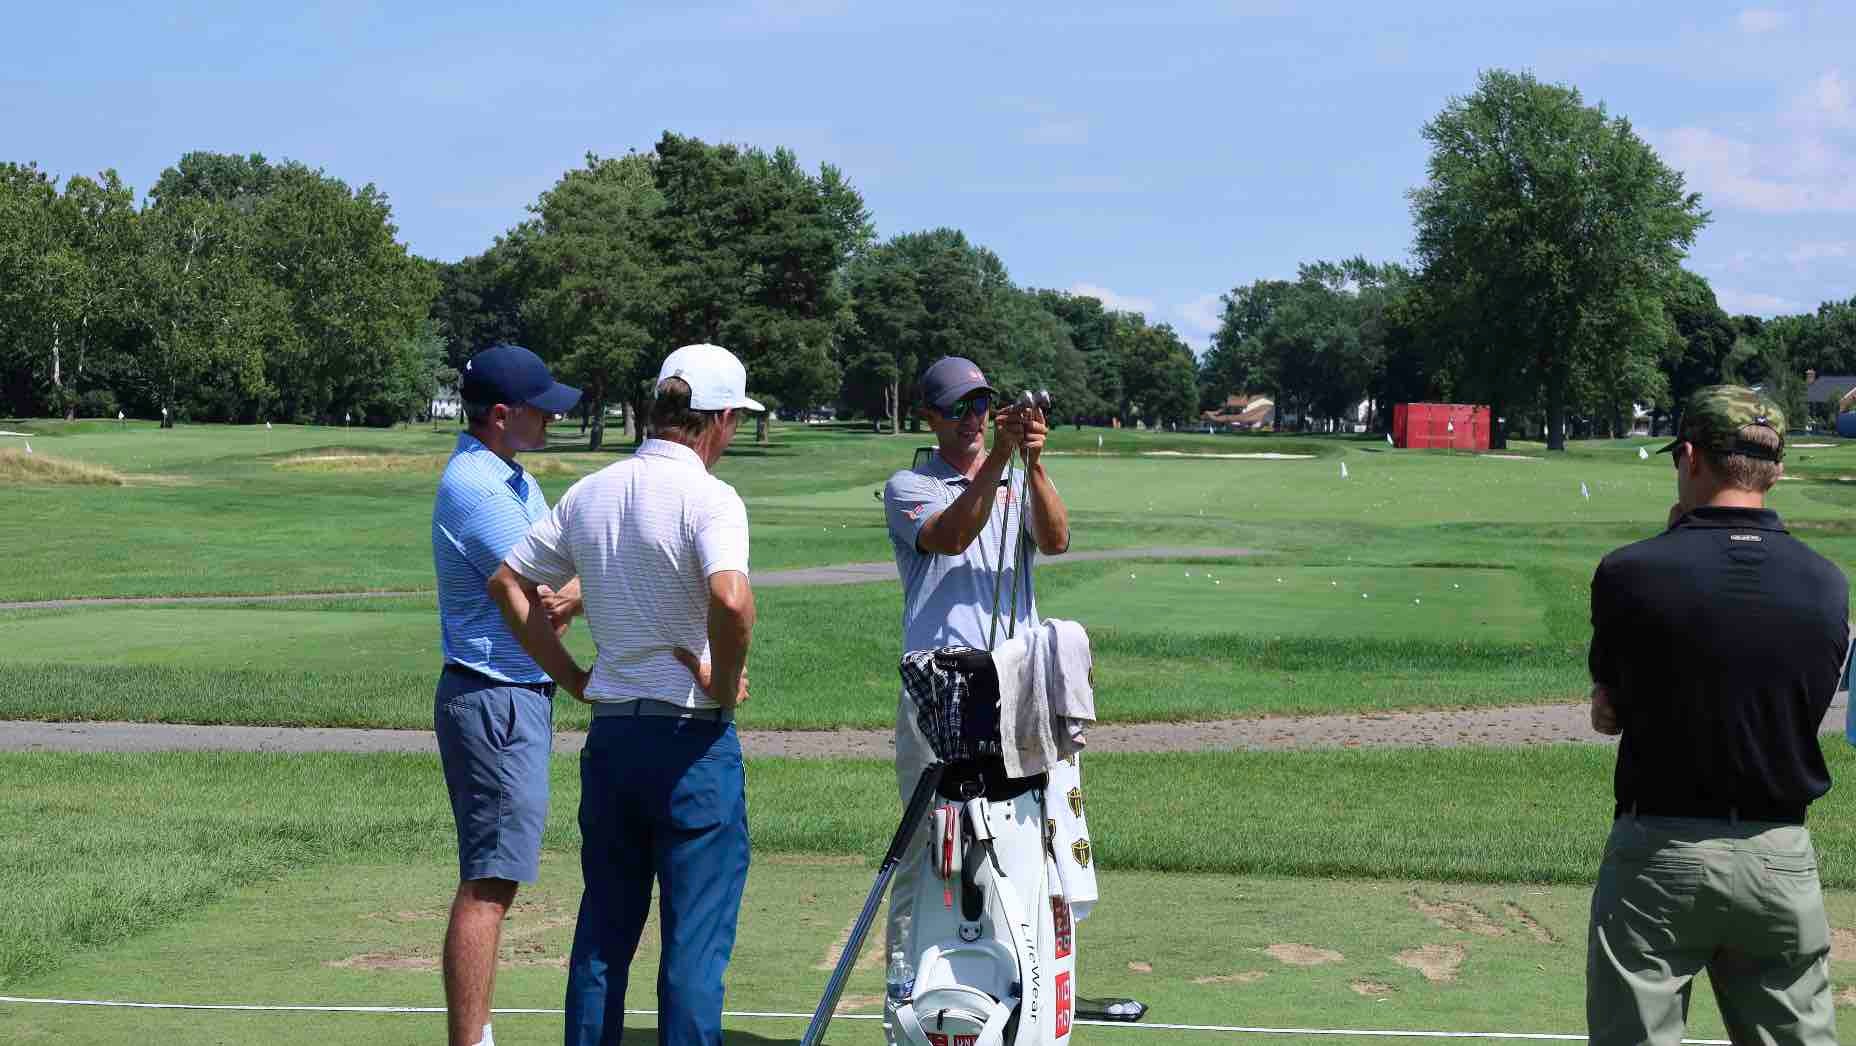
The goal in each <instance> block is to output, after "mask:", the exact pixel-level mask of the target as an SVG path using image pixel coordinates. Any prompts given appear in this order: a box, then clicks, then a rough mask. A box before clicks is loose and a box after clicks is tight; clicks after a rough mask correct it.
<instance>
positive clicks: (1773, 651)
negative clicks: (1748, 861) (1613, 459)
mask: <svg viewBox="0 0 1856 1046" xmlns="http://www.w3.org/2000/svg"><path fill="white" fill-rule="evenodd" d="M1848 642H1849V582H1848V581H1847V580H1846V579H1845V578H1844V576H1843V572H1842V571H1841V570H1839V569H1837V567H1836V566H1835V565H1834V564H1832V563H1831V562H1830V561H1829V560H1827V559H1825V558H1824V557H1822V556H1820V555H1818V554H1817V553H1815V552H1813V551H1811V550H1810V549H1809V548H1806V547H1805V545H1804V544H1803V543H1802V542H1800V541H1799V540H1797V539H1796V538H1794V537H1792V536H1791V535H1790V534H1788V533H1787V532H1786V530H1785V528H1784V526H1783V525H1782V524H1781V523H1780V522H1779V516H1778V513H1776V512H1773V511H1771V510H1768V509H1732V508H1699V509H1695V510H1694V511H1692V512H1690V513H1689V514H1688V515H1686V516H1683V517H1682V518H1681V519H1680V520H1678V521H1677V522H1676V524H1675V525H1674V526H1672V527H1670V528H1669V529H1668V530H1667V531H1665V532H1663V533H1662V534H1659V535H1657V536H1656V537H1653V538H1650V539H1649V540H1647V541H1639V542H1637V543H1636V544H1634V545H1626V546H1625V547H1623V548H1621V549H1618V550H1617V551H1615V552H1613V553H1611V554H1610V555H1609V556H1606V557H1605V559H1604V561H1603V562H1601V563H1600V564H1599V565H1598V572H1597V573H1596V574H1595V575H1594V576H1593V577H1592V649H1591V657H1590V661H1591V669H1592V679H1593V680H1594V681H1596V682H1597V683H1600V684H1602V685H1603V686H1604V687H1605V688H1606V689H1607V690H1608V691H1609V692H1610V695H1611V701H1612V703H1613V704H1614V705H1615V706H1616V708H1617V711H1618V722H1619V724H1620V725H1622V726H1623V728H1624V735H1623V742H1622V744H1621V745H1620V746H1619V749H1618V765H1617V779H1616V792H1617V801H1618V809H1619V811H1620V812H1625V811H1628V810H1630V809H1631V807H1632V804H1633V803H1634V804H1636V807H1637V809H1638V810H1640V811H1642V812H1660V813H1663V814H1666V815H1683V814H1687V815H1689V816H1722V817H1724V816H1727V814H1726V810H1727V809H1728V808H1730V807H1732V808H1738V809H1739V810H1741V811H1743V812H1742V816H1743V817H1748V818H1749V819H1755V820H1763V819H1790V818H1788V817H1784V816H1780V815H1788V814H1795V818H1796V819H1802V818H1803V816H1804V808H1805V806H1806V805H1807V804H1809V803H1810V802H1811V801H1812V800H1813V799H1816V798H1817V797H1819V796H1821V795H1823V794H1824V793H1825V792H1827V791H1829V790H1830V772H1829V770H1828V769H1826V768H1825V766H1824V753H1823V750H1822V749H1821V748H1819V747H1818V741H1817V729H1818V724H1819V723H1820V722H1822V720H1823V718H1824V712H1825V710H1826V709H1827V708H1828V707H1829V705H1830V699H1831V697H1832V695H1834V694H1835V692H1836V689H1837V679H1838V674H1839V671H1840V670H1841V668H1842V666H1843V655H1844V651H1845V649H1846V647H1847V644H1848ZM1746 811H1751V812H1752V814H1749V813H1747V812H1746ZM1760 813H1764V814H1766V815H1768V816H1766V817H1758V816H1753V815H1754V814H1760Z"/></svg>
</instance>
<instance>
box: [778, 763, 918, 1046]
mask: <svg viewBox="0 0 1856 1046" xmlns="http://www.w3.org/2000/svg"><path fill="white" fill-rule="evenodd" d="M946 766H947V764H945V763H942V762H940V761H939V760H936V761H935V762H932V763H929V764H928V767H927V769H925V770H923V771H922V776H921V778H920V779H919V780H917V781H916V782H915V792H914V794H913V795H910V796H909V805H908V807H907V808H906V809H905V810H904V811H903V813H902V823H901V824H899V825H897V826H896V834H895V837H894V838H892V839H890V841H889V851H888V852H887V853H885V854H884V855H883V863H882V864H881V865H880V866H878V868H877V870H876V882H875V883H874V884H872V885H871V887H870V895H869V896H868V897H865V898H864V907H863V910H862V911H860V912H858V913H857V921H856V922H854V923H852V924H851V935H850V937H848V938H847V939H846V940H845V942H844V950H843V951H842V952H839V953H838V965H837V966H835V967H833V968H832V971H831V980H829V981H826V982H825V997H824V998H822V999H820V1000H819V1001H818V1009H817V1010H815V1011H813V1013H812V1023H810V1024H808V1025H806V1034H805V1037H804V1038H802V1039H800V1040H799V1041H800V1043H801V1044H802V1046H818V1044H819V1043H820V1042H822V1041H824V1038H825V1028H826V1027H827V1026H828V1025H830V1024H831V1017H832V1013H833V1011H835V1010H836V1009H837V1008H838V999H839V997H840V996H842V995H843V994H844V982H846V981H848V980H849V979H850V977H851V968H852V967H854V966H856V965H857V953H858V952H861V951H863V947H864V938H865V937H866V936H868V935H869V933H870V924H871V923H873V922H875V921H876V910H877V907H878V906H880V905H881V904H882V903H883V894H885V893H887V892H888V890H889V882H890V880H891V879H893V878H895V876H896V867H897V866H898V865H900V864H901V863H902V858H903V852H904V851H905V850H907V849H908V847H909V843H911V842H913V841H914V839H915V830H916V828H918V827H919V826H920V825H921V822H922V818H924V817H926V816H928V807H929V806H930V805H932V804H933V802H934V796H935V789H936V788H938V787H940V784H941V772H942V771H943V770H945V769H946Z"/></svg>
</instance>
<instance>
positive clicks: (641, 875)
mask: <svg viewBox="0 0 1856 1046" xmlns="http://www.w3.org/2000/svg"><path fill="white" fill-rule="evenodd" d="M580 787H581V793H580V834H581V848H580V870H581V874H582V876H583V877H584V878H585V880H586V883H585V892H584V893H583V894H582V895H581V898H580V918H579V922H578V923H577V924H576V925H575V927H574V947H573V954H572V957H571V958H570V959H569V961H568V967H567V1007H566V1008H567V1035H566V1041H567V1043H568V1044H569V1046H578V1044H584V1046H591V1044H594V1043H600V1044H610V1046H617V1044H618V1042H619V1036H620V1033H621V1032H622V1031H623V1030H624V1026H625V985H626V979H627V977H628V976H629V974H630V972H631V962H632V956H633V955H634V954H636V952H637V951H638V938H639V935H640V934H641V933H642V932H643V930H644V923H645V917H646V916H647V915H649V914H650V909H651V883H652V881H653V880H654V879H655V880H656V882H657V884H658V891H659V918H658V922H659V928H660V931H661V936H662V938H663V954H662V958H661V960H660V963H659V966H658V973H657V1017H658V1020H657V1041H658V1042H659V1043H676V1044H679V1046H682V1044H687V1043H714V1044H720V1043H721V1041H722V991H723V988H722V976H723V974H724V973H725V972H726V971H727V969H728V958H729V955H730V953H731V952H733V950H734V946H735V922H736V918H737V916H738V915H739V914H740V911H741V892H742V889H743V888H744V887H745V886H746V885H747V877H748V824H747V793H746V787H745V780H744V778H743V776H742V772H741V742H740V739H739V738H738V737H737V736H736V734H735V727H734V724H733V723H714V722H703V721H700V720H690V719H672V718H661V717H650V716H644V717H638V718H629V717H628V718H622V719H612V718H596V719H594V720H593V726H592V729H591V731H590V732H589V733H588V734H587V739H586V748H585V749H584V750H583V751H582V752H581V755H580Z"/></svg>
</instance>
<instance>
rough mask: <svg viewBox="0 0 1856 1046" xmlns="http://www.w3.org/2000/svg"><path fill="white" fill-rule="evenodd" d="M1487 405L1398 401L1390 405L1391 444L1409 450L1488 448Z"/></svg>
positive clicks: (1488, 425)
mask: <svg viewBox="0 0 1856 1046" xmlns="http://www.w3.org/2000/svg"><path fill="white" fill-rule="evenodd" d="M1492 421H1493V419H1492V418H1491V417H1490V415H1489V408H1487V407H1478V406H1475V405H1474V404H1469V403H1400V404H1397V405H1395V406H1394V407H1393V408H1392V445H1393V446H1396V447H1401V448H1405V449H1410V450H1427V449H1449V450H1488V449H1489V438H1490V434H1491V433H1490V425H1491V423H1492Z"/></svg>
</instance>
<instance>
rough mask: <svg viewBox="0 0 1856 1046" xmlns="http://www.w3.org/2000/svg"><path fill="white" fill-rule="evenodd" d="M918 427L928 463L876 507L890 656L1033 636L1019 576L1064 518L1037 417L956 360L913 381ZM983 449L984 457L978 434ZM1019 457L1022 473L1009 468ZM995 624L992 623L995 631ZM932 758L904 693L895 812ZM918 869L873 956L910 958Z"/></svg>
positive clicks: (1033, 614) (897, 898) (891, 487)
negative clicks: (926, 440)
mask: <svg viewBox="0 0 1856 1046" xmlns="http://www.w3.org/2000/svg"><path fill="white" fill-rule="evenodd" d="M921 389H922V403H923V406H922V408H921V417H922V420H924V421H925V422H927V424H928V427H929V428H930V429H931V430H933V432H934V436H935V442H936V444H937V447H936V451H935V453H934V455H933V456H931V457H930V458H929V459H928V460H927V462H926V463H924V464H923V465H922V466H921V467H919V468H913V469H903V470H901V471H899V472H897V473H896V474H895V475H893V476H891V477H890V478H889V482H888V484H887V485H886V486H885V487H884V490H883V506H884V511H885V513H886V515H887V516H888V522H889V538H890V542H891V544H892V545H893V546H894V547H895V554H896V569H897V572H898V573H900V574H901V576H902V586H903V595H902V646H903V649H904V650H905V651H909V650H932V649H936V648H938V647H944V646H956V645H958V646H969V647H973V648H975V649H979V650H988V649H991V648H992V647H993V646H994V644H995V640H997V639H1003V638H1004V637H1005V636H1006V635H1007V634H1008V632H1016V631H1022V630H1027V629H1030V628H1034V627H1036V625H1037V622H1038V613H1037V598H1036V592H1035V589H1034V587H1033V583H1032V573H1031V567H1032V563H1033V560H1034V559H1035V557H1036V555H1037V554H1038V553H1043V554H1044V555H1047V556H1055V555H1062V554H1063V553H1064V552H1065V551H1067V550H1068V549H1069V547H1070V516H1069V510H1068V509H1067V508H1065V507H1064V504H1063V499H1062V498H1061V497H1059V496H1058V494H1057V488H1056V487H1055V486H1054V485H1053V484H1052V483H1051V480H1050V477H1049V476H1048V475H1047V474H1046V473H1045V471H1044V463H1043V452H1044V438H1045V434H1046V433H1047V432H1048V431H1049V429H1048V427H1047V424H1046V419H1045V417H1044V412H1043V411H1042V410H1041V409H1040V408H1039V407H1038V406H1037V405H1036V404H1035V403H1034V404H1031V405H1023V404H1014V405H1009V406H1008V405H1005V404H1002V403H999V402H997V396H998V393H997V392H996V391H995V390H994V389H993V388H992V386H991V385H989V384H987V382H986V377H985V375H984V374H982V373H981V372H980V368H979V367H978V365H976V364H975V363H973V361H971V360H968V359H963V358H961V357H958V356H948V357H944V358H942V359H940V360H937V361H935V362H934V363H933V364H932V365H930V366H929V367H928V369H927V371H925V372H924V373H923V374H922V379H921ZM988 418H991V420H992V422H993V440H992V446H991V448H990V449H989V448H988V447H987V445H986V422H987V420H988ZM1020 452H1022V461H1023V467H1022V468H1015V467H1014V464H1013V463H1014V458H1015V457H1017V456H1018V455H1019V454H1020ZM1001 618H1003V621H1001V620H1000V619H1001ZM933 758H934V753H933V750H932V749H931V748H930V747H929V744H928V741H927V738H926V737H924V736H923V735H922V732H921V727H920V726H919V725H917V722H916V715H915V707H914V702H913V701H912V700H910V698H909V696H908V694H907V693H906V692H904V693H903V694H902V696H901V698H900V700H899V702H898V705H897V709H896V781H897V788H898V791H899V793H900V795H901V798H902V800H903V802H904V803H906V802H907V801H908V799H909V795H910V793H911V792H912V791H913V790H914V787H915V783H916V780H917V779H918V778H919V777H920V776H921V772H922V770H923V769H924V768H925V767H926V766H927V765H928V763H929V761H930V760H932V759H933ZM917 872H918V862H913V861H909V862H904V863H903V864H902V865H901V866H900V867H899V868H898V869H897V873H896V880H895V884H894V887H893V889H892V891H891V893H890V909H889V923H888V933H887V940H886V945H885V948H884V954H885V955H892V954H894V953H895V952H896V951H898V950H902V951H904V952H905V953H907V952H911V951H912V948H911V945H912V941H911V939H910V937H909V929H910V916H911V913H910V911H909V908H910V906H911V903H910V901H909V900H908V899H909V898H911V897H913V895H914V880H915V878H916V875H917Z"/></svg>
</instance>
